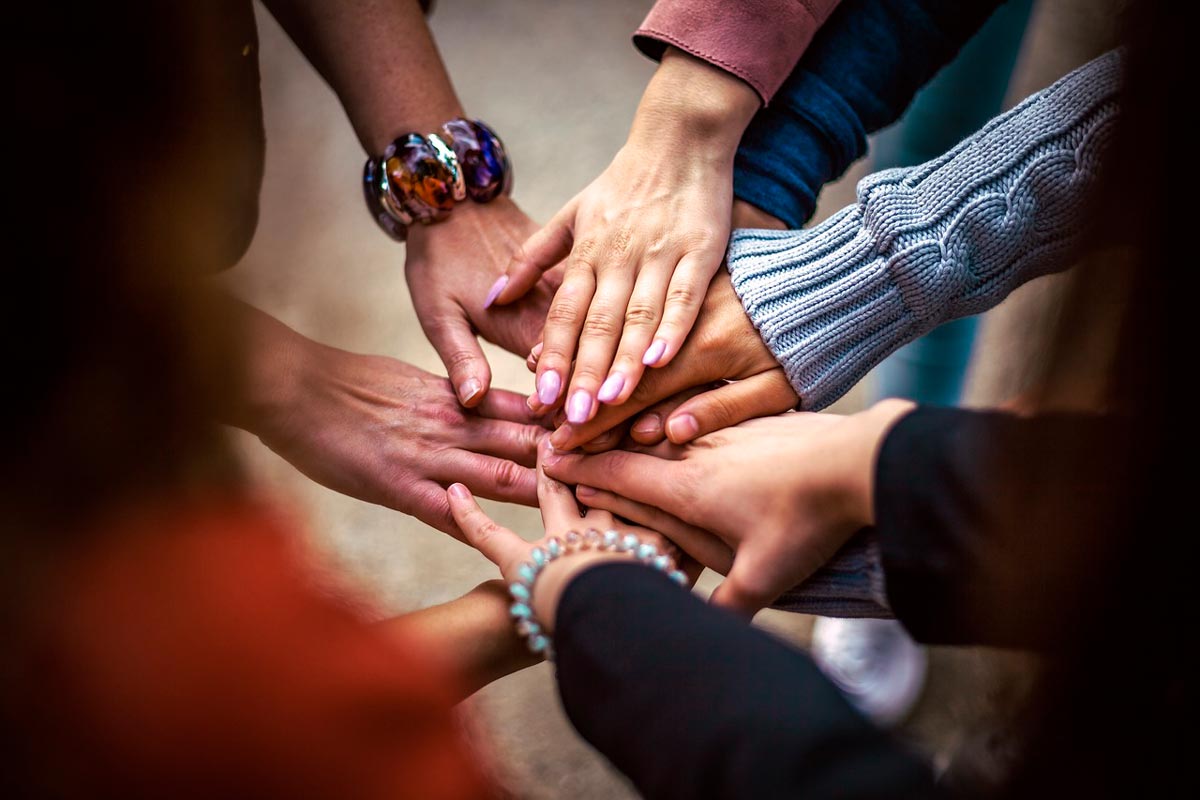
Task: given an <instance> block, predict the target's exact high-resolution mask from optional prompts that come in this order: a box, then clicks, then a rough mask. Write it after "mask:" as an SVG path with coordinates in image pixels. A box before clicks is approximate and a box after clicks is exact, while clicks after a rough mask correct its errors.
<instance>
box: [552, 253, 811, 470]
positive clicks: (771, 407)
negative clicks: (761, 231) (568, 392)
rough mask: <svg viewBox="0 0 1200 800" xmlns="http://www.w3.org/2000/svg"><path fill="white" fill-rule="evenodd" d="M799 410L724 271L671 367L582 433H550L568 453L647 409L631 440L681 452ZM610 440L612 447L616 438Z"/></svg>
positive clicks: (568, 427) (566, 429)
mask: <svg viewBox="0 0 1200 800" xmlns="http://www.w3.org/2000/svg"><path fill="white" fill-rule="evenodd" d="M541 358H542V359H544V358H545V352H544V351H543V353H542V356H541ZM538 366H539V367H540V366H541V359H539V362H538ZM714 381H720V382H722V383H721V385H720V386H718V387H717V388H715V389H712V390H711V391H705V392H701V393H698V394H694V395H690V396H689V395H684V396H683V397H682V398H680V399H674V400H673V399H672V398H675V397H676V396H677V395H679V394H680V393H681V392H688V390H692V389H695V388H696V387H707V386H708V385H709V384H712V383H713V382H714ZM724 381H735V382H734V383H724ZM684 398H686V399H684ZM537 399H538V398H536V397H533V398H530V402H531V403H534V412H535V413H542V412H543V411H545V407H543V406H540V405H537V404H536V402H535V401H536V400H537ZM797 402H798V398H797V396H796V392H795V391H794V390H793V389H792V387H791V385H790V384H789V383H788V380H787V376H786V375H784V372H783V369H782V368H781V367H780V366H779V362H777V361H776V360H775V357H774V356H772V355H771V351H770V350H768V349H767V346H766V345H765V344H763V341H762V338H761V337H760V336H759V334H758V331H757V330H755V328H754V325H753V323H751V322H750V318H749V317H747V316H746V311H745V309H744V308H743V307H742V301H741V300H739V299H738V296H737V294H736V293H735V292H734V291H733V284H732V283H731V282H730V279H729V273H727V272H725V271H724V270H722V271H720V272H718V273H717V275H716V277H715V278H713V280H712V283H711V284H710V285H709V288H708V293H707V295H706V296H705V298H704V305H703V307H702V309H701V312H700V318H699V321H698V323H697V325H696V329H695V330H694V331H692V334H691V336H689V337H688V339H687V341H686V342H684V344H683V347H681V348H680V350H679V354H678V356H677V357H676V358H675V360H674V361H673V362H672V363H671V364H670V365H669V366H666V367H663V368H662V369H658V370H654V371H653V372H650V373H648V374H647V375H646V376H645V377H644V378H643V379H642V382H641V383H640V384H639V385H638V387H637V389H636V390H634V392H633V393H632V394H631V395H630V396H629V399H628V400H627V401H626V402H625V403H624V404H622V405H620V406H607V407H605V408H603V409H602V410H601V411H600V413H598V414H597V415H596V416H595V417H594V418H592V419H591V420H590V421H588V422H586V423H584V424H582V425H576V424H573V423H570V422H568V423H567V424H565V425H563V426H562V427H560V428H559V429H558V430H557V431H555V432H554V435H553V436H552V437H551V442H552V443H553V444H554V446H555V447H556V448H557V449H559V450H570V449H572V448H575V447H578V446H580V445H582V444H584V443H586V442H589V441H591V440H593V439H595V438H596V437H597V436H600V435H601V434H603V433H605V432H606V431H609V430H611V429H613V428H614V427H616V426H617V425H618V424H620V423H622V422H624V421H625V420H627V419H629V418H631V417H633V416H634V415H636V414H637V413H638V412H640V411H643V410H646V409H650V410H649V412H648V413H647V414H646V415H644V416H643V417H642V418H641V419H639V420H638V421H637V422H635V423H634V425H633V429H632V435H633V437H634V438H635V439H637V440H638V441H640V442H642V443H645V444H652V443H654V442H657V441H661V439H662V436H663V435H664V432H665V435H666V436H667V437H668V438H669V439H670V440H671V441H672V442H674V443H676V444H682V443H684V442H688V441H691V440H692V439H694V438H696V437H697V436H700V435H701V434H704V433H709V432H711V431H715V430H720V429H721V428H724V427H728V426H730V425H736V424H737V423H739V422H741V421H743V420H746V419H750V418H752V417H759V416H766V415H770V414H778V413H779V412H781V411H786V410H788V409H790V408H795V406H796V404H797ZM611 438H612V439H613V442H614V443H615V439H616V437H611Z"/></svg>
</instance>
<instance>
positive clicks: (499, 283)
mask: <svg viewBox="0 0 1200 800" xmlns="http://www.w3.org/2000/svg"><path fill="white" fill-rule="evenodd" d="M505 286H508V276H507V275H501V276H500V277H499V278H497V279H496V282H495V283H493V284H492V288H490V289H488V293H487V297H486V298H485V299H484V301H483V307H484V308H491V307H492V303H494V302H496V298H497V297H499V296H500V293H501V292H503V291H504V287H505Z"/></svg>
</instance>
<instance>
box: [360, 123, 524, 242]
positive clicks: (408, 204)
mask: <svg viewBox="0 0 1200 800" xmlns="http://www.w3.org/2000/svg"><path fill="white" fill-rule="evenodd" d="M511 191H512V165H511V164H510V163H509V160H508V154H507V153H506V152H505V150H504V144H503V143H502V142H501V141H500V137H498V136H496V134H495V133H494V132H493V131H492V130H491V128H489V127H488V126H486V125H484V124H483V123H482V122H480V121H479V120H467V119H452V120H450V121H449V122H447V123H446V124H444V125H442V129H441V133H440V135H439V134H436V133H431V134H429V135H428V136H421V135H420V134H416V133H409V134H405V135H404V136H401V137H400V138H398V139H396V140H395V141H394V142H392V143H391V144H390V145H388V147H387V149H386V150H384V151H383V155H381V156H379V157H378V158H369V159H367V163H366V165H365V166H364V167H363V193H364V196H365V199H366V203H367V210H368V211H370V213H371V216H372V217H373V218H374V219H375V221H376V223H378V224H379V227H381V228H383V230H384V232H386V233H387V234H388V235H389V236H391V237H392V238H393V239H396V240H397V241H404V239H405V237H406V236H407V234H408V226H409V225H411V224H412V223H413V222H415V221H420V222H422V223H424V224H429V223H432V222H437V221H438V220H441V219H444V218H445V217H446V215H447V214H449V213H450V211H451V210H453V208H454V204H455V203H456V202H458V201H461V200H465V199H466V198H468V197H469V198H470V199H472V200H474V201H475V202H477V203H487V202H490V201H491V200H494V199H495V198H496V197H498V196H499V195H501V194H508V193H509V192H511Z"/></svg>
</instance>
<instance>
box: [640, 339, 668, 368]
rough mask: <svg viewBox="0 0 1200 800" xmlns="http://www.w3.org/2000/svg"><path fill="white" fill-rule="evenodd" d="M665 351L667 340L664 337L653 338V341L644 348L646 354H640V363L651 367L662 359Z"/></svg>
mask: <svg viewBox="0 0 1200 800" xmlns="http://www.w3.org/2000/svg"><path fill="white" fill-rule="evenodd" d="M666 352H667V342H666V340H665V339H655V340H654V343H653V344H651V345H650V347H649V349H647V350H646V355H644V356H642V363H643V364H645V365H646V366H647V367H652V366H654V365H655V364H657V363H658V362H659V360H661V359H662V357H663V355H664V354H665V353H666Z"/></svg>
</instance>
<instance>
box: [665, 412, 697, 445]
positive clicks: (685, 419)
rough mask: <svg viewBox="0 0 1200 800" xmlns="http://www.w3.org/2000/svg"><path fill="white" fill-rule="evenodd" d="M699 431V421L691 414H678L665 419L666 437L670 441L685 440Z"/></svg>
mask: <svg viewBox="0 0 1200 800" xmlns="http://www.w3.org/2000/svg"><path fill="white" fill-rule="evenodd" d="M699 432H700V423H699V422H696V418H695V417H693V416H692V415H691V414H680V415H679V416H677V417H671V418H670V419H669V420H667V438H668V439H670V440H671V441H672V442H675V443H679V442H686V441H688V440H689V439H691V438H692V437H693V436H695V435H696V434H697V433H699Z"/></svg>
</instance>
